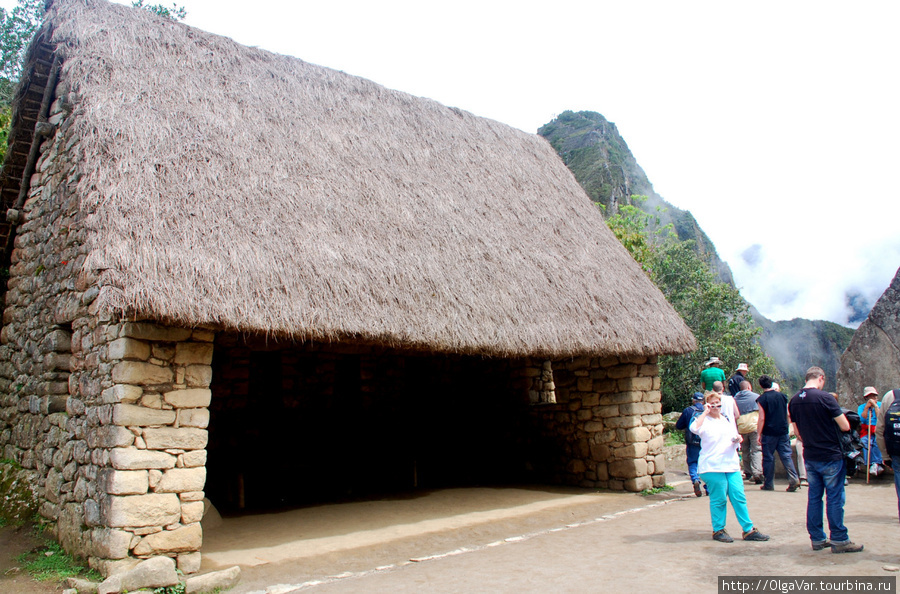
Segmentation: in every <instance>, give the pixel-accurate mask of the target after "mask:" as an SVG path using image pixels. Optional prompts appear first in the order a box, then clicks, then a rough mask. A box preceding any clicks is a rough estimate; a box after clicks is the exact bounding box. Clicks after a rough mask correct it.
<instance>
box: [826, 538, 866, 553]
mask: <svg viewBox="0 0 900 594" xmlns="http://www.w3.org/2000/svg"><path fill="white" fill-rule="evenodd" d="M863 548H864V547H863V545H861V544H856V543H853V542H850V541H849V540H848V541H847V542H843V543H841V544H834V543H831V552H832V553H858V552H860V551H861V550H863Z"/></svg>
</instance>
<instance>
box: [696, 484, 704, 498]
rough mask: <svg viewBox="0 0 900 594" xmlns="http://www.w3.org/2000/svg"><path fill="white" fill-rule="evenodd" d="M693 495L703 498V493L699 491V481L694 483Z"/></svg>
mask: <svg viewBox="0 0 900 594" xmlns="http://www.w3.org/2000/svg"><path fill="white" fill-rule="evenodd" d="M694 495H696V496H697V497H703V491H701V490H700V481H694Z"/></svg>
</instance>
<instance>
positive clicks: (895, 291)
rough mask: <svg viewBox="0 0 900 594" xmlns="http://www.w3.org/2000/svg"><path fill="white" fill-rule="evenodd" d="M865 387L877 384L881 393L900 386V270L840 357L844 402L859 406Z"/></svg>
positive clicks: (839, 380)
mask: <svg viewBox="0 0 900 594" xmlns="http://www.w3.org/2000/svg"><path fill="white" fill-rule="evenodd" d="M866 386H875V388H876V389H877V390H878V392H879V393H881V394H883V393H885V392H887V391H888V390H892V389H895V388H900V270H897V274H896V275H895V276H894V280H893V281H891V285H890V286H889V287H888V288H887V290H886V291H885V292H884V294H882V296H881V297H879V298H878V301H876V302H875V306H874V307H872V311H870V312H869V316H868V317H867V318H866V320H865V321H864V322H863V323H862V324H860V326H859V328H857V330H856V332H855V333H854V334H853V339H852V340H851V341H850V346H849V347H848V348H847V350H846V351H845V352H844V354H843V355H842V356H841V368H840V371H839V372H838V376H837V392H838V394H839V395H840V396H841V404H842V405H843V406H847V407H850V406H851V405H853V406H854V407H855V406H856V405H858V404H859V403H860V402H861V401H862V391H863V388H865V387H866Z"/></svg>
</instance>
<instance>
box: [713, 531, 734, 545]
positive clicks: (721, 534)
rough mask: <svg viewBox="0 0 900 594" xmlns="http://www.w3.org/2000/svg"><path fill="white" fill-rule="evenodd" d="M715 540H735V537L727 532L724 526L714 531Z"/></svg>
mask: <svg viewBox="0 0 900 594" xmlns="http://www.w3.org/2000/svg"><path fill="white" fill-rule="evenodd" d="M713 540H718V541H719V542H734V539H733V538H731V537H730V536H729V535H728V533H727V532H725V529H724V528H722V529H721V530H718V531H716V532H713Z"/></svg>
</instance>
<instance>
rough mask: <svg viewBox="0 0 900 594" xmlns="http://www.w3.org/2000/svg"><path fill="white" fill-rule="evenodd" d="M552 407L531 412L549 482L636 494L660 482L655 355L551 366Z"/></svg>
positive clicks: (662, 481) (662, 479)
mask: <svg viewBox="0 0 900 594" xmlns="http://www.w3.org/2000/svg"><path fill="white" fill-rule="evenodd" d="M552 365H553V377H554V380H555V386H554V387H555V390H556V400H557V403H556V404H552V405H546V406H539V407H536V408H535V409H534V414H535V416H536V417H537V418H538V419H539V422H540V434H541V440H542V444H543V446H542V447H543V448H544V449H545V453H549V452H552V455H551V456H550V457H545V458H544V465H545V466H546V467H548V468H545V471H546V470H549V471H550V473H551V477H552V479H553V480H555V481H557V482H563V483H567V484H571V485H579V486H583V487H599V488H603V489H606V488H608V489H613V490H627V491H642V490H644V489H647V488H651V487H660V486H662V485H664V484H665V476H664V472H665V455H664V454H663V451H662V448H663V442H664V438H663V435H662V433H663V425H662V415H661V410H662V408H661V404H660V399H661V395H660V391H659V388H660V380H659V368H658V367H657V364H656V358H655V357H624V358H616V357H604V358H588V357H581V358H576V359H567V360H564V361H554V362H553V364H552Z"/></svg>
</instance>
